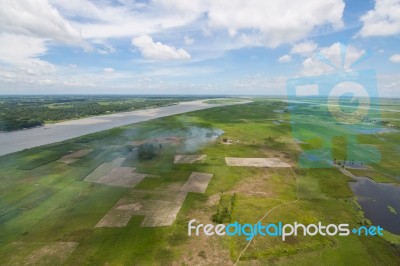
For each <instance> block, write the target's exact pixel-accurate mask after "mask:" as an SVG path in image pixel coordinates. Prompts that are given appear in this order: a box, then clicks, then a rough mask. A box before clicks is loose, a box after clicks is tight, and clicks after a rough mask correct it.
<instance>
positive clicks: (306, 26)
mask: <svg viewBox="0 0 400 266" xmlns="http://www.w3.org/2000/svg"><path fill="white" fill-rule="evenodd" d="M344 6H345V4H344V2H343V1H342V0H327V1H320V0H311V1H307V4H304V3H303V2H301V1H289V0H286V1H282V0H271V1H265V0H248V1H242V0H219V1H211V2H210V7H209V10H208V17H209V24H210V25H211V27H214V28H223V29H227V30H228V31H229V33H230V34H231V35H234V34H235V33H237V32H238V31H246V30H247V31H248V30H250V31H253V32H254V31H255V32H257V33H258V35H259V36H261V39H260V41H261V43H262V44H263V45H266V46H269V47H276V46H278V45H280V44H283V43H290V42H294V41H297V40H299V39H301V38H304V37H306V36H307V34H309V33H310V32H312V31H313V30H314V29H316V28H317V27H320V26H332V27H333V28H335V29H338V28H340V27H342V26H343V22H342V15H343V10H344Z"/></svg>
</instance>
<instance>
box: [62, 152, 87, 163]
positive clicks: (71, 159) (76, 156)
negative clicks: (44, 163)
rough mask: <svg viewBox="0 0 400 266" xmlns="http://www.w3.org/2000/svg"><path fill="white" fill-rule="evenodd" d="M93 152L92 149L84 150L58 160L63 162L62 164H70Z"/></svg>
mask: <svg viewBox="0 0 400 266" xmlns="http://www.w3.org/2000/svg"><path fill="white" fill-rule="evenodd" d="M91 151H92V149H83V150H79V151H76V152H72V153H70V154H67V155H64V156H63V157H61V158H60V159H58V161H59V162H62V163H66V164H70V163H73V162H76V161H78V160H79V158H81V157H83V156H85V155H88V154H89V153H90V152H91Z"/></svg>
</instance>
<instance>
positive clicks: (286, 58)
mask: <svg viewBox="0 0 400 266" xmlns="http://www.w3.org/2000/svg"><path fill="white" fill-rule="evenodd" d="M278 61H279V63H288V62H290V61H292V57H291V56H290V55H287V54H285V55H282V56H281V57H279V58H278Z"/></svg>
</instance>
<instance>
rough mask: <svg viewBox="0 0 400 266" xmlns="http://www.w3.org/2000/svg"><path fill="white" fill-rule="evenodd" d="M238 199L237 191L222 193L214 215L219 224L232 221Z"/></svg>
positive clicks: (215, 221) (213, 219) (213, 217)
mask: <svg viewBox="0 0 400 266" xmlns="http://www.w3.org/2000/svg"><path fill="white" fill-rule="evenodd" d="M236 200H237V195H236V193H233V195H224V194H222V195H221V198H220V200H219V203H218V205H217V207H216V209H217V212H216V213H215V214H214V215H213V216H212V221H213V222H214V223H217V224H223V223H229V222H232V215H233V210H234V208H235V204H236Z"/></svg>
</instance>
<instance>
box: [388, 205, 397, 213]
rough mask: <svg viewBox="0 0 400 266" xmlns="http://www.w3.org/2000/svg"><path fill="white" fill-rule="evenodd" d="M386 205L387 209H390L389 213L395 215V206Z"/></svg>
mask: <svg viewBox="0 0 400 266" xmlns="http://www.w3.org/2000/svg"><path fill="white" fill-rule="evenodd" d="M387 207H388V209H389V211H390V212H391V213H393V214H395V215H397V211H396V209H395V208H393V207H392V206H389V205H388V206H387Z"/></svg>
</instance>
